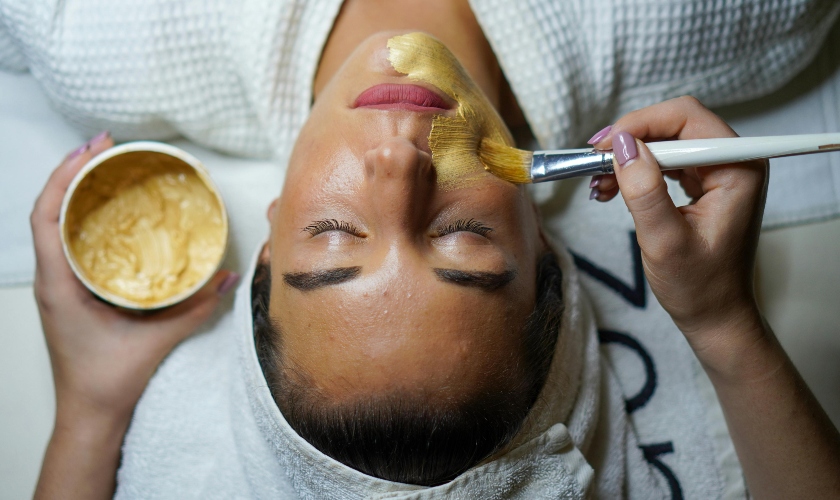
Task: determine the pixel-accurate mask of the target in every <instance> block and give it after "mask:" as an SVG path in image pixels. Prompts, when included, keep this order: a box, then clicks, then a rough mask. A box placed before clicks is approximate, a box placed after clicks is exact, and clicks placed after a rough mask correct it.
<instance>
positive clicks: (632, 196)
mask: <svg viewBox="0 0 840 500" xmlns="http://www.w3.org/2000/svg"><path fill="white" fill-rule="evenodd" d="M622 192H623V193H624V195H623V196H624V199H625V200H626V201H627V203H629V204H630V206H629V208H630V211H631V212H633V213H634V214H638V215H643V214H645V213H648V212H650V211H651V210H654V209H655V208H656V207H658V206H659V205H660V204H661V203H662V202H663V201H665V199H666V198H668V199H670V197H669V195H668V188H667V187H666V185H665V183H664V182H652V181H650V180H648V179H642V180H639V181H636V182H633V183H631V184H630V185H629V186H626V187H624V189H622Z"/></svg>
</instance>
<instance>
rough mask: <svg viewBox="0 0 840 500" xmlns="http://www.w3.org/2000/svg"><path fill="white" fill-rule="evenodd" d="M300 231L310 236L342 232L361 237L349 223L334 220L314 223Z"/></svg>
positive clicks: (359, 232)
mask: <svg viewBox="0 0 840 500" xmlns="http://www.w3.org/2000/svg"><path fill="white" fill-rule="evenodd" d="M301 231H306V232H307V233H309V234H310V235H312V236H317V235H319V234H321V233H325V232H327V231H343V232H345V233H349V234H352V235H353V236H359V237H362V233H361V231H359V230H358V229H357V228H356V226H354V225H353V224H350V223H349V222H345V221H343V220H342V221H339V220H336V219H324V220H319V221H315V222H313V223H312V224H310V225H308V226H306V227H305V228H303V229H302V230H301Z"/></svg>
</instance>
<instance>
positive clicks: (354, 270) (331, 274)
mask: <svg viewBox="0 0 840 500" xmlns="http://www.w3.org/2000/svg"><path fill="white" fill-rule="evenodd" d="M361 271H362V268H361V266H355V267H336V268H333V269H319V270H316V271H304V272H297V273H283V281H284V282H285V283H286V284H287V285H289V286H290V287H292V288H295V289H297V290H300V291H302V292H309V291H312V290H316V289H318V288H323V287H325V286H331V285H338V284H339V283H344V282H347V281H350V280H352V279H354V278H356V277H357V276H358V275H359V274H360V273H361ZM434 272H435V274H436V275H437V277H438V278H439V279H440V280H442V281H446V282H448V283H452V284H454V285H458V286H466V287H473V288H479V289H481V290H484V291H487V292H492V291H494V290H498V289H499V288H502V287H503V286H505V285H507V284H508V283H510V282H511V281H513V279H514V278H516V271H514V270H512V269H509V270H506V271H502V272H500V273H492V272H487V271H460V270H458V269H440V268H435V269H434Z"/></svg>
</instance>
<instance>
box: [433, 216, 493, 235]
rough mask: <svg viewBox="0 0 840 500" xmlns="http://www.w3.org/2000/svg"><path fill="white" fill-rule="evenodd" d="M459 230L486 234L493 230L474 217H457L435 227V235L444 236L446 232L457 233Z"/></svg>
mask: <svg viewBox="0 0 840 500" xmlns="http://www.w3.org/2000/svg"><path fill="white" fill-rule="evenodd" d="M460 231H466V232H469V233H476V234H480V235H481V236H487V235H488V234H490V232H491V231H493V228H491V227H488V226H485V225H484V224H483V223H481V222H479V221H477V220H475V219H459V220H457V221H455V222H454V223H452V224H449V225H448V226H441V227H439V228H438V229H437V236H438V237H441V236H446V235H447V234H452V233H457V232H460Z"/></svg>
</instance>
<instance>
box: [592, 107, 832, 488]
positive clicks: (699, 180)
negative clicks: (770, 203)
mask: <svg viewBox="0 0 840 500" xmlns="http://www.w3.org/2000/svg"><path fill="white" fill-rule="evenodd" d="M735 135H736V134H735V133H734V132H733V131H732V129H730V128H729V127H728V126H727V125H726V124H725V123H724V122H723V121H722V120H721V119H720V118H718V117H717V116H715V115H714V114H713V113H712V112H711V111H709V110H708V109H706V108H705V107H703V106H702V105H701V104H700V103H699V102H697V101H696V100H695V99H692V98H680V99H674V100H671V101H667V102H664V103H662V104H658V105H656V106H651V107H650V108H645V109H642V110H639V111H636V112H633V113H630V114H628V115H627V116H625V117H623V118H622V119H621V120H619V121H618V122H617V123H616V124H615V125H614V126H613V129H612V130H611V131H610V133H609V135H608V136H607V137H606V138H604V139H603V140H602V141H601V142H599V143H598V144H597V145H596V146H597V147H599V148H603V149H606V148H611V147H612V148H614V149H615V150H616V151H621V150H624V151H627V152H629V153H630V154H629V156H630V157H631V158H630V159H628V160H627V161H626V162H621V161H619V162H618V163H619V165H617V166H616V175H615V177H612V176H610V177H604V178H601V179H599V183H598V185H597V186H596V188H595V189H596V190H595V192H594V194H595V195H596V196H597V199H599V200H601V201H606V200H609V199H611V198H613V197H614V196H615V195H616V194H617V193H618V190H619V187H620V189H621V193H622V196H623V198H624V200H625V202H626V204H627V207H628V209H629V210H630V212H631V214H632V215H633V220H634V222H635V225H636V230H637V236H638V240H639V246H640V247H641V249H642V259H643V263H644V268H645V274H646V276H647V278H648V281H649V283H650V287H651V290H652V291H653V293H654V294H655V295H656V297H657V299H658V300H659V302H660V303H661V304H662V306H663V307H664V308H665V310H667V311H668V313H669V314H670V315H671V317H672V318H673V320H674V322H675V323H676V325H677V327H679V329H680V330H681V331H682V332H683V334H684V335H685V337H686V339H687V340H688V342H689V344H690V346H691V348H692V349H693V350H694V352H695V354H696V355H697V357H698V359H699V360H700V363H701V364H702V366H703V368H704V369H705V371H706V373H707V374H708V375H709V378H710V379H711V381H712V384H713V386H714V388H715V391H716V392H717V395H718V398H719V400H720V403H721V407H722V408H723V412H724V415H725V418H726V422H727V425H728V427H729V432H730V435H731V436H732V441H733V443H734V445H735V450H736V452H737V454H738V457H739V459H740V461H741V465H742V467H743V470H744V475H745V477H746V481H747V484H748V486H749V488H750V492H751V493H752V494H753V495H754V496H755V497H756V498H834V497H837V496H840V474H838V473H837V471H840V434H838V432H837V429H835V428H834V426H833V425H832V424H831V421H830V420H829V419H828V417H827V415H826V414H825V412H824V411H823V410H822V408H821V407H820V405H819V403H817V401H816V400H815V399H814V397H813V395H812V394H811V392H810V391H809V390H808V388H807V386H806V385H805V383H804V382H803V381H802V379H801V377H800V376H799V374H798V373H797V371H796V369H795V367H794V366H793V364H792V363H791V361H790V359H789V358H788V357H787V355H786V354H785V352H784V351H783V349H782V348H781V346H780V345H779V343H778V342H777V340H776V338H775V336H774V335H773V332H772V330H771V329H770V327H769V326H768V325H767V324H766V322H765V321H764V319H763V318H762V316H761V312H760V311H759V309H758V306H757V303H756V299H755V294H754V290H753V270H754V267H755V251H756V246H757V243H758V236H759V232H760V228H761V216H762V212H763V209H764V199H765V195H766V192H767V179H768V174H767V164H766V162H752V163H743V164H735V165H721V166H716V167H705V168H696V169H687V170H683V171H673V172H669V173H668V174H667V175H669V176H671V177H673V178H675V179H678V180H679V181H680V184H681V185H682V187H683V189H685V191H686V193H687V194H688V195H689V196H691V197H692V198H693V203H692V204H690V205H688V206H685V207H676V206H675V205H674V203H673V201H672V200H671V198H670V196H669V195H668V193H667V187H666V184H665V181H664V179H663V176H662V173H661V172H660V171H659V167H658V165H657V163H656V160H655V159H654V158H653V156H652V154H651V153H650V151H649V150H648V149H647V147H646V146H645V145H644V143H642V142H641V141H639V140H638V139H641V140H644V141H655V140H666V139H695V138H705V137H733V136H735ZM634 138H636V139H634ZM634 148H635V151H636V154H634V152H633V150H634ZM618 156H621V155H620V154H619V155H618Z"/></svg>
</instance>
